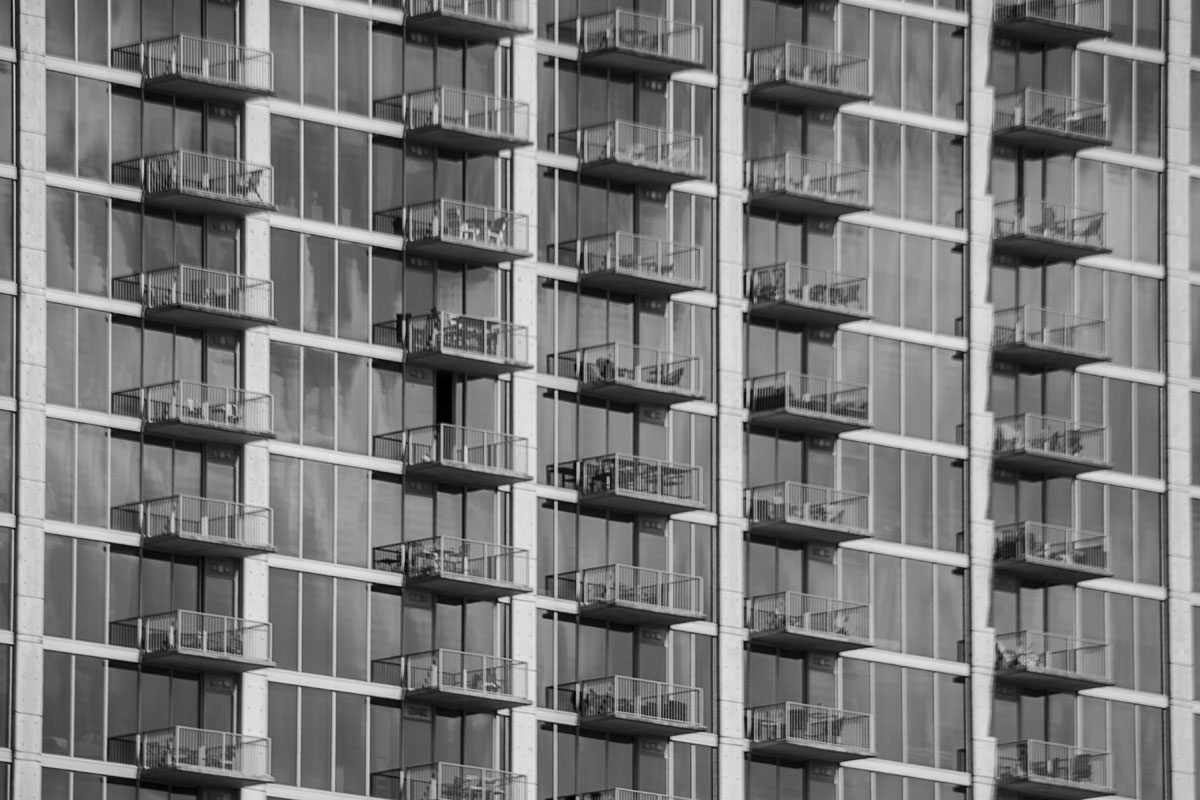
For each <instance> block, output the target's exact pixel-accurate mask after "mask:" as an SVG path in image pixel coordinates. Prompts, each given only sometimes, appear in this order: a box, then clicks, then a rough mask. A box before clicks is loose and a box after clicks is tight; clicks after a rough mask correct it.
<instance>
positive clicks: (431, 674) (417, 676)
mask: <svg viewBox="0 0 1200 800" xmlns="http://www.w3.org/2000/svg"><path fill="white" fill-rule="evenodd" d="M388 661H392V660H391V659H388ZM403 663H404V669H403V672H402V674H400V675H399V676H397V675H396V673H395V671H394V669H391V668H389V669H386V670H383V671H382V672H379V671H377V672H376V676H375V677H376V679H377V680H380V679H381V680H382V681H383V682H385V683H391V682H392V681H391V680H390V679H391V678H393V677H400V678H401V680H400V682H399V684H398V685H399V686H400V687H401V688H403V689H404V697H405V699H406V700H409V701H412V702H423V703H425V702H427V703H430V704H431V705H435V706H439V707H443V708H461V709H467V710H470V711H496V710H498V709H501V708H515V707H516V706H523V705H528V704H529V703H530V702H531V701H530V699H529V688H528V687H529V666H528V665H527V664H526V663H525V662H524V661H514V660H513V659H511V658H502V657H500V656H491V655H484V654H483V653H464V652H462V651H460V650H446V649H439V650H431V651H429V652H425V653H413V654H412V655H407V656H404V661H403Z"/></svg>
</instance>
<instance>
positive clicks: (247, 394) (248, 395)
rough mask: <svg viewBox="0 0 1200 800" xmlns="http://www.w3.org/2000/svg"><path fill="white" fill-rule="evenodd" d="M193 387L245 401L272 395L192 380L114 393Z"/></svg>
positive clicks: (163, 383) (187, 379) (126, 393)
mask: <svg viewBox="0 0 1200 800" xmlns="http://www.w3.org/2000/svg"><path fill="white" fill-rule="evenodd" d="M182 386H186V387H192V388H198V389H220V390H221V391H223V392H227V393H229V394H230V395H240V396H241V397H242V399H243V400H269V399H270V398H271V395H270V394H269V393H267V392H255V391H251V390H249V389H242V388H239V387H235V386H224V385H222V384H219V383H204V382H203V381H195V380H191V379H190V378H176V379H175V380H170V381H163V382H161V383H151V384H148V385H146V386H131V387H129V388H128V389H118V390H116V391H114V392H113V394H115V395H122V396H128V395H130V394H131V393H135V392H136V393H140V394H146V393H149V392H151V391H154V390H159V389H166V388H169V387H182Z"/></svg>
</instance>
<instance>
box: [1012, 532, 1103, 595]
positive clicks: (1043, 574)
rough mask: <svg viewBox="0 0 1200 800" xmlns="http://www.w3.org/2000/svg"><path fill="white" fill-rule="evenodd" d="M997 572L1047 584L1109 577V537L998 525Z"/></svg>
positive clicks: (1097, 534)
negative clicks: (1001, 571)
mask: <svg viewBox="0 0 1200 800" xmlns="http://www.w3.org/2000/svg"><path fill="white" fill-rule="evenodd" d="M995 540H996V549H995V552H994V554H993V558H995V561H996V564H995V566H996V569H998V570H1003V571H1005V572H1008V573H1011V574H1014V575H1017V576H1019V577H1021V578H1027V579H1031V580H1037V581H1042V582H1045V583H1048V584H1065V583H1078V582H1079V581H1085V580H1088V579H1089V578H1108V577H1111V576H1112V570H1111V569H1109V566H1108V537H1107V536H1105V535H1104V534H1102V533H1089V532H1087V531H1077V530H1073V529H1071V528H1063V527H1060V526H1058V525H1046V524H1045V523H1042V522H1017V523H1014V524H1012V525H1001V526H999V527H997V528H996V532H995Z"/></svg>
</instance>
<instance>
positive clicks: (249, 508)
mask: <svg viewBox="0 0 1200 800" xmlns="http://www.w3.org/2000/svg"><path fill="white" fill-rule="evenodd" d="M178 500H190V501H194V502H196V503H204V504H206V505H220V506H224V507H226V508H229V509H232V510H236V511H239V512H240V513H241V514H263V513H265V514H270V513H271V508H270V506H256V505H251V504H250V503H242V502H239V501H237V500H222V499H220V498H216V497H201V496H200V495H195V494H169V495H163V496H161V497H149V498H147V499H145V500H134V501H133V502H132V503H122V504H121V505H119V506H113V509H132V510H136V509H139V508H141V507H144V506H149V505H152V504H155V503H173V502H175V501H178ZM227 516H234V515H233V514H229V515H227Z"/></svg>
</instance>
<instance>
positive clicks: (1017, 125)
mask: <svg viewBox="0 0 1200 800" xmlns="http://www.w3.org/2000/svg"><path fill="white" fill-rule="evenodd" d="M993 129H994V131H995V134H996V137H997V138H998V139H1001V140H1002V141H1005V142H1010V143H1012V144H1016V145H1024V146H1026V147H1034V148H1038V149H1041V150H1046V151H1048V152H1051V153H1074V152H1077V151H1079V150H1082V149H1084V148H1085V147H1097V146H1100V145H1106V144H1108V143H1109V138H1108V113H1107V106H1106V105H1105V104H1104V103H1097V102H1095V101H1092V100H1082V99H1080V98H1078V97H1071V96H1069V95H1061V94H1052V93H1050V92H1043V91H1040V90H1038V89H1025V90H1023V91H1020V92H1013V93H1012V94H1006V95H1001V96H1000V97H997V98H996V106H995V111H994V122H993Z"/></svg>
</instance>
